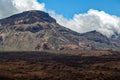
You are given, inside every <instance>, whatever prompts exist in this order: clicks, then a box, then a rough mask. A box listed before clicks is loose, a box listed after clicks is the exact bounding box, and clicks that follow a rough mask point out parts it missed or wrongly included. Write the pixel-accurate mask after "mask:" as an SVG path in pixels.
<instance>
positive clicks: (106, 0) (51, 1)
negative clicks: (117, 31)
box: [38, 0, 120, 18]
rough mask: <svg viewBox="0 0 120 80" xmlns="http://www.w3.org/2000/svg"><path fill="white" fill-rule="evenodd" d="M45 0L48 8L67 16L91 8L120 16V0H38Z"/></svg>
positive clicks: (70, 16)
mask: <svg viewBox="0 0 120 80" xmlns="http://www.w3.org/2000/svg"><path fill="white" fill-rule="evenodd" d="M38 1H39V2H44V3H45V7H46V9H47V10H54V11H55V12H56V13H58V14H62V15H63V16H64V17H66V18H72V17H73V15H74V14H79V13H86V12H87V11H88V10H89V9H95V10H103V11H105V12H106V13H109V14H111V15H116V16H120V0H38Z"/></svg>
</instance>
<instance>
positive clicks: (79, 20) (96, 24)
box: [49, 9, 120, 37]
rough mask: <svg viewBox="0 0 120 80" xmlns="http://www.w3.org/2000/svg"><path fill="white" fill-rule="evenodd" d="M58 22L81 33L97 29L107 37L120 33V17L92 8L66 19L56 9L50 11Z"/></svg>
mask: <svg viewBox="0 0 120 80" xmlns="http://www.w3.org/2000/svg"><path fill="white" fill-rule="evenodd" d="M49 13H50V14H51V16H52V17H54V18H55V19H56V20H57V22H58V23H59V24H61V25H63V26H66V27H67V28H70V29H72V30H74V31H77V32H79V33H85V32H88V31H93V30H96V31H98V32H100V33H102V34H103V35H106V36H107V37H110V36H112V35H115V34H120V18H119V17H117V16H114V15H109V14H107V13H105V12H104V11H98V10H93V9H90V10H89V11H88V12H87V13H84V14H75V15H74V16H73V18H72V19H66V18H64V17H63V16H62V15H58V14H56V13H55V12H54V11H51V12H49Z"/></svg>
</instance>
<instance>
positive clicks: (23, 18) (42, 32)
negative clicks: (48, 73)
mask: <svg viewBox="0 0 120 80" xmlns="http://www.w3.org/2000/svg"><path fill="white" fill-rule="evenodd" d="M0 23H1V26H0V41H1V42H0V46H1V47H0V49H1V50H3V49H4V50H27V51H29V50H45V49H48V50H51V49H53V50H59V49H73V50H74V49H75V50H76V49H85V50H86V49H89V50H92V49H116V48H120V46H119V45H118V44H117V43H115V42H116V41H115V40H111V39H109V38H107V37H106V36H104V35H102V34H101V33H99V32H97V31H90V32H86V33H83V34H81V33H77V32H75V31H72V30H70V29H68V28H66V27H63V26H61V25H59V24H58V23H57V22H56V20H55V19H54V18H52V17H51V16H49V14H48V13H45V12H43V11H38V10H32V11H25V12H22V13H19V14H15V15H12V16H10V17H7V18H4V19H0ZM119 41H120V40H119V39H118V42H119Z"/></svg>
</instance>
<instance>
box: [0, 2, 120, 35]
mask: <svg viewBox="0 0 120 80" xmlns="http://www.w3.org/2000/svg"><path fill="white" fill-rule="evenodd" d="M28 10H42V11H46V9H45V4H44V3H39V2H38V1H37V0H0V18H5V17H8V16H10V15H13V14H16V13H19V12H23V11H28ZM46 12H49V13H50V15H51V16H52V17H54V18H55V19H56V20H57V22H58V23H59V24H61V25H63V26H65V27H67V28H70V29H72V30H74V31H77V32H79V33H84V32H88V31H92V30H97V31H99V32H101V33H102V34H104V35H106V36H108V37H110V36H111V35H113V34H114V33H118V34H119V33H120V18H119V17H117V16H113V15H110V14H107V13H105V12H104V11H98V10H93V9H91V10H89V11H88V12H87V13H84V14H75V15H74V16H73V18H72V19H67V18H65V17H64V16H62V15H59V14H56V13H55V12H54V11H46ZM68 15H69V14H68Z"/></svg>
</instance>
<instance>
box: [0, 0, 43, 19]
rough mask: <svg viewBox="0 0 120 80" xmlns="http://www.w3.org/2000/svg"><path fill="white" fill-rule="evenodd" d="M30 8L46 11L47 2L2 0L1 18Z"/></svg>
mask: <svg viewBox="0 0 120 80" xmlns="http://www.w3.org/2000/svg"><path fill="white" fill-rule="evenodd" d="M28 10H42V11H45V4H44V3H39V2H38V1H37V0H0V18H5V17H8V16H10V15H13V14H16V13H19V12H23V11H28Z"/></svg>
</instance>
